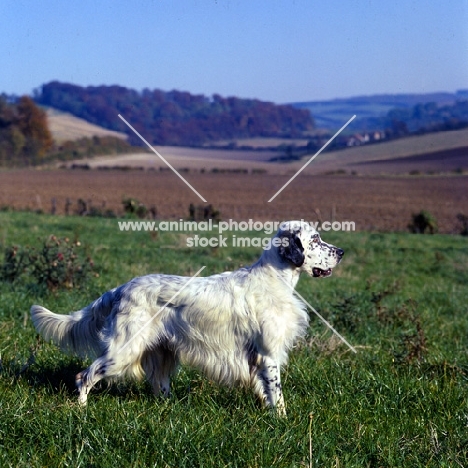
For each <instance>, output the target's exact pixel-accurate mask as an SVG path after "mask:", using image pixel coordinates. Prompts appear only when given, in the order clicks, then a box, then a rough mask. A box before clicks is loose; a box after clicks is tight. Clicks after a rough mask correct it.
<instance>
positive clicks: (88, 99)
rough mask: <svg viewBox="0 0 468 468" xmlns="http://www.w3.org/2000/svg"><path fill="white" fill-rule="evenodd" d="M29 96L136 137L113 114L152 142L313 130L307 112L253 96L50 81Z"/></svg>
mask: <svg viewBox="0 0 468 468" xmlns="http://www.w3.org/2000/svg"><path fill="white" fill-rule="evenodd" d="M34 100H35V101H36V102H37V103H38V104H41V105H45V106H51V107H54V108H56V109H60V110H62V111H65V112H69V113H71V114H73V115H75V116H77V117H81V118H83V119H85V120H87V121H88V122H91V123H94V124H97V125H101V126H103V127H105V128H107V129H110V130H117V131H120V132H125V133H126V134H127V135H128V137H129V142H130V143H131V144H136V145H141V141H140V140H139V138H138V137H137V136H136V135H135V134H134V133H133V132H132V131H131V130H130V129H129V128H128V127H127V126H126V125H125V124H124V123H123V122H122V121H121V120H120V119H119V118H118V114H121V115H122V116H123V117H125V119H126V120H128V121H129V122H130V123H131V124H132V126H133V127H134V128H135V129H136V130H137V131H138V132H140V133H141V134H142V135H144V136H145V138H146V139H147V140H148V141H149V142H150V143H152V144H159V145H179V146H200V145H203V144H206V143H208V144H209V143H210V142H214V141H220V140H228V141H229V140H235V139H239V138H251V137H299V136H303V135H304V132H308V131H310V130H312V129H313V128H314V121H313V118H312V116H311V114H310V112H309V111H307V110H303V109H296V108H294V107H292V106H290V105H276V104H274V103H271V102H264V101H260V100H257V99H240V98H236V97H228V98H224V97H222V96H220V95H218V94H215V95H213V96H212V97H207V96H204V95H193V94H191V93H188V92H182V91H170V92H164V91H161V90H158V89H155V90H150V89H144V90H143V91H141V92H139V91H136V90H133V89H129V88H125V87H123V86H88V87H82V86H77V85H73V84H68V83H61V82H58V81H53V82H50V83H47V84H44V85H43V86H42V87H40V88H39V89H37V90H36V91H35V93H34Z"/></svg>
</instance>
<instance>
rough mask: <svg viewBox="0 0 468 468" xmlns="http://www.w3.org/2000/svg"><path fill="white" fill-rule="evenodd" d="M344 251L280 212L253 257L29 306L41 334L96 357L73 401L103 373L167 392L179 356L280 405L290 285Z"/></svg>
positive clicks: (292, 314)
mask: <svg viewBox="0 0 468 468" xmlns="http://www.w3.org/2000/svg"><path fill="white" fill-rule="evenodd" d="M343 253H344V252H343V250H341V249H339V248H337V247H335V246H333V245H330V244H327V243H325V242H323V241H322V240H321V238H320V236H319V234H318V233H317V232H316V231H315V229H313V228H312V227H311V226H310V225H309V224H307V223H305V222H302V221H288V222H284V223H282V224H281V226H280V229H279V231H278V232H277V233H276V235H275V236H274V238H273V239H272V240H271V241H270V245H269V248H265V249H264V251H263V254H262V256H261V257H260V259H259V260H258V261H257V262H256V263H255V264H253V265H252V266H249V267H245V268H240V269H238V270H236V271H234V272H227V273H222V274H217V275H213V276H209V277H194V278H190V277H181V276H173V275H163V274H151V275H147V276H141V277H137V278H134V279H133V280H131V281H129V282H128V283H126V284H123V285H121V286H119V287H117V288H115V289H112V290H111V291H108V292H106V293H105V294H103V295H102V296H101V297H100V298H99V299H97V300H96V301H94V302H92V303H91V304H90V305H88V306H87V307H85V308H84V309H81V310H79V311H77V312H73V313H72V314H71V315H59V314H54V313H53V312H50V311H49V310H47V309H45V308H44V307H41V306H38V305H34V306H32V307H31V315H32V321H33V323H34V326H35V327H36V329H37V330H38V331H39V332H40V333H41V334H42V335H43V336H44V338H45V339H46V340H53V341H54V342H55V343H56V344H58V345H60V346H61V347H62V348H63V349H65V350H69V351H72V352H75V353H77V354H79V355H81V356H91V357H93V358H95V361H94V362H93V363H92V364H91V365H90V366H89V367H88V368H87V369H85V370H84V371H82V372H80V373H79V374H78V375H77V376H76V385H77V387H78V391H79V397H78V400H79V403H80V404H82V405H85V404H86V400H87V397H88V393H89V391H90V390H91V388H92V387H93V386H94V385H96V383H97V382H98V381H100V380H101V379H104V378H110V379H112V378H118V377H123V376H125V375H127V376H130V377H136V378H139V377H142V376H143V374H146V377H147V379H148V380H149V382H150V383H151V385H152V388H153V391H154V393H155V394H162V395H164V396H167V395H169V391H170V377H171V375H172V374H174V372H175V371H176V370H177V368H178V365H179V362H180V363H182V364H188V365H189V366H192V367H195V368H198V369H199V370H201V371H202V372H203V374H204V375H205V376H207V377H208V378H209V379H212V380H214V381H216V382H218V383H221V384H227V385H243V386H249V387H251V388H252V389H253V391H254V392H255V394H256V395H258V396H259V397H260V399H261V401H262V402H263V404H264V406H266V407H272V408H273V407H276V411H277V412H278V414H280V415H281V414H285V404H284V398H283V393H282V389H281V380H280V367H281V366H282V365H283V364H285V363H286V361H287V353H288V351H289V350H290V349H291V347H292V346H293V344H294V343H295V341H296V340H297V339H298V338H299V337H301V336H303V335H304V334H305V332H306V329H307V326H308V314H307V312H306V310H305V307H304V304H303V303H302V302H301V301H299V299H297V298H296V297H295V296H294V294H293V291H294V287H295V286H296V284H297V282H298V280H299V275H300V274H301V273H302V272H305V273H307V274H309V275H310V276H312V277H314V278H318V277H326V276H330V275H331V274H332V268H334V267H335V266H336V265H337V264H338V263H339V262H340V260H341V258H342V256H343Z"/></svg>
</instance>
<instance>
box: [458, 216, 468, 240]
mask: <svg viewBox="0 0 468 468" xmlns="http://www.w3.org/2000/svg"><path fill="white" fill-rule="evenodd" d="M457 219H458V221H460V223H461V230H460V234H461V235H462V236H468V216H467V215H464V214H462V213H459V214H457Z"/></svg>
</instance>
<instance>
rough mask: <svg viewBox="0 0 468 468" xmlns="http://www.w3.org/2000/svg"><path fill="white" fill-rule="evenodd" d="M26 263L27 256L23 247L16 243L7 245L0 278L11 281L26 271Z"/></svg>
mask: <svg viewBox="0 0 468 468" xmlns="http://www.w3.org/2000/svg"><path fill="white" fill-rule="evenodd" d="M28 264H29V257H28V253H27V251H26V250H25V249H23V248H22V247H20V246H18V245H13V246H11V247H7V248H6V249H5V260H4V262H3V265H2V267H1V269H0V278H1V279H3V280H4V281H9V282H11V283H12V282H13V281H15V280H16V279H18V278H19V277H20V276H21V275H22V274H23V273H24V272H25V271H26V269H27V267H28Z"/></svg>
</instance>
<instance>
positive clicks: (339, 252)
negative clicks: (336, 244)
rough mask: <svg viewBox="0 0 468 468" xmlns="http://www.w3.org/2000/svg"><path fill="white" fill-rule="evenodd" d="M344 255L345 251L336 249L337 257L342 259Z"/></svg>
mask: <svg viewBox="0 0 468 468" xmlns="http://www.w3.org/2000/svg"><path fill="white" fill-rule="evenodd" d="M343 255H344V250H343V249H336V256H337V257H340V258H341V257H342V256H343Z"/></svg>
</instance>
